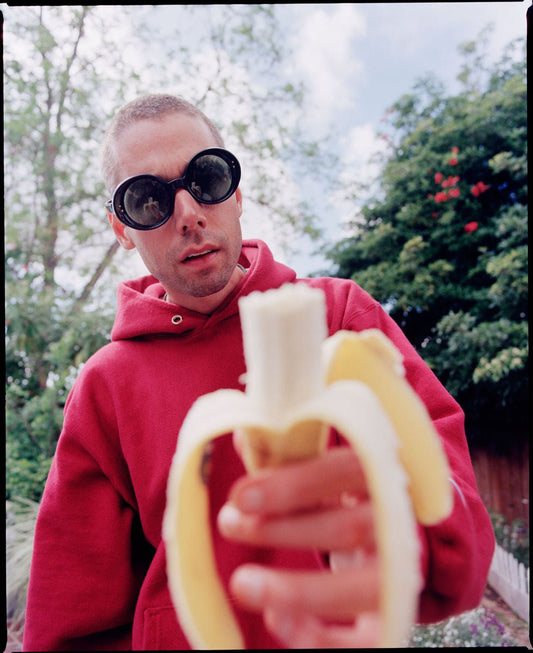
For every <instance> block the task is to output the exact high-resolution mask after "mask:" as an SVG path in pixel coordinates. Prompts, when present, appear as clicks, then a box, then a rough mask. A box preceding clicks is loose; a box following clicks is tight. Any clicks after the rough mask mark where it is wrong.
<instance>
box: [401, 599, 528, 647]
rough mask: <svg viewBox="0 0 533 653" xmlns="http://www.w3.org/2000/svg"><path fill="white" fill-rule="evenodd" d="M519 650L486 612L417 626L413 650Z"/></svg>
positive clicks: (411, 644) (480, 611)
mask: <svg viewBox="0 0 533 653" xmlns="http://www.w3.org/2000/svg"><path fill="white" fill-rule="evenodd" d="M485 646H490V647H498V648H500V647H503V646H518V643H517V642H516V640H515V639H514V638H513V637H512V636H511V635H509V633H508V632H507V631H506V629H505V627H504V626H503V624H501V623H500V622H499V621H498V619H497V618H496V616H495V615H494V614H492V613H491V612H489V611H488V610H487V609H486V608H483V607H481V608H477V609H476V610H471V611H470V612H464V613H463V614H460V615H458V616H456V617H451V618H450V619H447V620H446V621H441V622H439V623H435V624H429V625H427V626H415V627H414V628H413V631H412V635H411V640H410V642H409V648H471V647H485Z"/></svg>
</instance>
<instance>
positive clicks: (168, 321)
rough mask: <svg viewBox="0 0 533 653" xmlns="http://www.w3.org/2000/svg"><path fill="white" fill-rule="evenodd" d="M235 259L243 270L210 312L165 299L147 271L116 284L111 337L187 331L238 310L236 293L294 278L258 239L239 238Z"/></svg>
mask: <svg viewBox="0 0 533 653" xmlns="http://www.w3.org/2000/svg"><path fill="white" fill-rule="evenodd" d="M239 263H240V264H241V265H242V266H243V267H245V268H246V269H247V274H245V275H244V277H243V278H242V280H241V281H240V283H239V284H238V285H237V286H236V288H235V289H234V291H233V292H232V293H231V294H230V295H229V296H228V297H227V298H226V299H225V300H224V301H223V302H222V303H221V304H220V305H219V306H218V307H217V308H216V309H215V311H214V312H213V313H211V314H210V315H205V314H203V313H198V312H196V311H191V310H189V309H187V308H183V307H181V306H178V305H176V304H170V303H168V302H166V301H165V300H164V299H163V298H164V295H165V289H164V288H163V286H162V285H161V283H160V282H159V281H158V280H157V279H156V278H155V277H153V276H151V275H148V276H144V277H140V278H138V279H133V280H132V281H125V282H123V283H121V284H119V286H118V291H117V300H118V301H117V315H116V318H115V323H114V325H113V329H112V331H111V340H112V341H116V340H126V339H130V338H139V337H146V336H157V335H168V334H171V335H184V334H190V332H193V331H195V330H199V329H203V328H205V327H206V326H208V325H209V326H213V324H216V323H217V322H220V321H221V320H225V319H227V318H228V317H230V316H233V315H235V314H236V313H238V311H239V308H238V300H239V299H240V297H243V296H244V295H248V294H250V293H251V292H254V291H255V290H260V291H264V290H268V289H270V288H277V287H279V286H281V285H283V284H284V283H290V282H293V281H294V280H295V279H296V273H295V272H294V270H292V269H291V268H289V267H287V266H286V265H283V264H282V263H278V262H277V261H275V260H274V257H273V256H272V252H271V251H270V249H269V248H268V246H267V245H266V243H264V242H263V241H261V240H245V241H244V242H243V246H242V250H241V256H240V259H239Z"/></svg>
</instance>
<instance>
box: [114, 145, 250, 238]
mask: <svg viewBox="0 0 533 653" xmlns="http://www.w3.org/2000/svg"><path fill="white" fill-rule="evenodd" d="M207 155H215V156H218V157H219V158H221V159H223V160H224V161H225V162H226V163H227V164H228V166H229V169H230V171H231V176H232V177H231V185H230V187H229V189H228V191H227V193H225V194H224V195H223V196H222V197H221V198H220V199H217V200H204V199H200V198H199V197H198V196H196V195H195V194H194V192H193V190H192V188H191V187H190V182H189V180H188V175H189V173H190V171H191V167H192V166H193V164H194V163H195V162H196V161H197V160H198V159H199V158H201V157H202V156H207ZM138 179H154V180H157V181H158V182H159V183H160V184H162V185H163V187H165V188H167V189H168V191H169V196H171V198H172V199H171V202H170V203H169V209H168V215H165V216H164V217H163V218H161V220H160V221H159V222H156V223H155V224H153V225H146V224H141V223H139V222H135V220H133V218H131V217H130V216H129V215H128V214H127V213H126V209H125V207H124V196H125V194H126V192H127V190H128V188H129V187H130V186H131V184H132V183H133V182H135V181H136V180H138ZM240 180H241V166H240V164H239V161H238V160H237V158H236V157H235V155H234V154H232V153H231V152H229V151H228V150H225V149H223V148H220V147H211V148H208V149H207V150H201V151H200V152H198V153H197V154H195V155H194V156H193V158H192V159H191V160H190V161H189V163H188V164H187V167H186V168H185V174H184V175H183V177H178V178H177V179H172V180H171V181H165V180H164V179H161V178H160V177H157V176H156V175H150V174H145V175H134V176H133V177H128V178H127V179H124V181H121V182H120V184H119V185H118V186H117V187H116V189H115V192H114V193H113V198H112V199H110V200H108V201H107V202H106V203H105V207H106V209H107V211H108V212H110V213H114V214H115V215H116V216H117V218H118V219H119V220H120V221H121V222H122V223H123V224H125V225H126V226H128V227H131V228H132V229H138V230H140V231H149V230H151V229H157V228H158V227H161V226H163V225H164V224H165V222H167V221H168V220H169V218H170V216H171V215H172V214H173V213H174V202H175V197H176V192H177V191H178V190H179V189H180V188H184V189H185V190H186V191H187V192H188V193H189V195H191V197H193V198H194V199H195V200H196V201H197V202H199V203H200V204H220V203H221V202H225V201H226V200H227V199H229V198H230V197H231V196H232V195H233V193H234V192H235V191H236V190H237V187H238V186H239V182H240Z"/></svg>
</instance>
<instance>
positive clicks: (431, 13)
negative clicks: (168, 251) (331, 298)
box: [160, 1, 530, 276]
mask: <svg viewBox="0 0 533 653" xmlns="http://www.w3.org/2000/svg"><path fill="white" fill-rule="evenodd" d="M529 4H530V2H518V1H512V2H414V3H396V2H391V3H328V4H320V3H314V4H279V5H276V11H277V15H278V17H279V19H280V22H281V25H282V29H283V32H284V37H285V38H286V39H287V45H288V46H289V48H288V49H289V51H290V56H289V57H288V59H287V61H286V64H285V75H286V77H287V79H302V80H303V81H304V82H305V84H306V86H307V89H308V96H307V98H308V100H307V101H308V103H309V109H308V111H307V114H306V124H305V126H306V128H307V129H308V130H309V133H310V134H311V135H312V136H315V137H320V136H322V135H324V134H325V133H326V132H327V131H328V130H333V132H334V133H336V139H335V141H334V143H335V147H337V149H338V151H337V154H339V155H340V157H341V160H342V161H343V163H344V164H345V169H346V174H351V175H354V174H356V175H357V176H358V177H359V178H360V179H362V180H370V179H373V178H375V177H376V175H377V174H378V172H379V169H378V168H376V167H375V166H372V165H371V164H370V163H369V159H370V157H371V156H372V155H373V154H374V153H375V152H380V151H382V150H383V148H384V147H385V144H384V142H383V141H382V140H381V139H380V137H379V132H380V130H381V129H382V128H383V123H382V118H383V117H384V115H385V113H386V110H387V108H388V107H389V106H391V105H392V104H393V103H394V102H395V101H396V100H398V99H399V98H400V97H401V96H402V95H403V94H404V93H409V92H410V91H411V90H412V89H413V85H414V84H415V82H416V81H417V80H418V79H420V78H421V77H423V76H425V75H426V74H428V73H433V74H434V75H435V76H436V77H437V78H438V79H439V80H440V81H441V82H443V83H444V84H445V86H446V90H447V91H449V92H450V93H453V92H454V91H458V90H459V85H458V84H457V81H456V75H457V74H458V73H459V71H460V67H461V57H460V54H459V51H458V47H459V45H460V44H462V43H464V42H468V41H473V40H476V39H477V37H478V36H479V34H480V32H481V31H482V30H483V29H484V28H485V27H487V26H488V25H492V26H493V30H492V32H491V35H490V51H491V53H492V58H493V61H496V60H498V59H499V58H500V56H501V54H502V50H503V48H504V47H505V46H506V45H507V44H508V43H509V42H510V41H511V40H513V39H515V38H517V37H520V36H525V34H526V11H527V8H528V6H529ZM176 11H179V8H176V7H175V6H169V7H165V10H164V11H163V12H162V13H161V14H160V15H161V17H163V19H162V22H161V25H160V27H161V30H162V31H161V38H165V36H164V35H165V31H164V30H165V28H169V29H170V30H171V29H172V24H175V23H174V21H175V20H176V19H177V18H178V17H179V16H178V14H176V13H175V12H176ZM169 26H170V27H169ZM201 47H202V45H201V42H199V52H200V54H201ZM487 63H490V62H487ZM304 193H305V191H304ZM313 201H314V202H315V203H316V206H317V207H318V209H319V215H320V224H319V226H320V227H322V228H323V230H324V233H325V235H326V237H327V239H328V240H329V241H330V242H334V241H336V240H339V239H340V238H341V237H342V236H343V235H344V234H345V231H344V229H345V227H344V225H345V223H346V220H347V218H346V216H347V215H348V208H353V207H346V206H345V205H343V202H342V201H337V200H335V198H333V197H332V196H331V193H329V192H328V189H327V188H324V189H315V190H314V192H313ZM242 225H243V234H244V236H245V237H260V238H263V239H264V240H266V241H267V242H268V244H269V245H270V246H271V248H272V250H273V251H274V254H275V255H276V256H277V257H278V258H279V259H280V260H282V261H283V262H284V263H286V264H288V265H290V266H291V267H293V268H294V269H295V270H296V272H297V273H298V275H299V276H305V275H307V274H310V273H314V272H317V271H323V270H326V269H327V267H328V263H327V261H326V260H325V259H324V258H323V257H322V256H321V255H314V254H313V251H314V250H315V249H316V246H315V245H314V244H313V243H311V242H307V241H306V240H305V239H302V240H301V242H300V243H299V247H300V252H299V253H297V254H295V253H287V252H286V251H284V247H283V245H284V242H283V237H281V236H278V234H277V233H276V231H275V230H274V229H272V228H270V226H269V225H268V223H267V221H265V219H264V216H255V215H254V214H253V213H252V212H251V211H248V212H247V211H246V203H245V213H244V217H243V220H242Z"/></svg>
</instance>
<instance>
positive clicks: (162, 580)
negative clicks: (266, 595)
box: [24, 241, 494, 651]
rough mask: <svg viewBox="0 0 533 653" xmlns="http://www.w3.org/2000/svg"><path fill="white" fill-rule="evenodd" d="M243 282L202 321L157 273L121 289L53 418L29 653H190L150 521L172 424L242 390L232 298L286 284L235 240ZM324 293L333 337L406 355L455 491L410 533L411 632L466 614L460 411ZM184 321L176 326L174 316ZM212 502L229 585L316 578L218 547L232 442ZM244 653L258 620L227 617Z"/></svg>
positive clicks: (401, 339)
mask: <svg viewBox="0 0 533 653" xmlns="http://www.w3.org/2000/svg"><path fill="white" fill-rule="evenodd" d="M240 263H241V264H242V265H244V266H245V267H246V268H249V269H248V272H247V274H246V275H245V276H244V277H243V279H242V281H241V282H240V284H239V285H238V286H237V287H236V288H235V290H234V292H233V293H232V294H231V296H229V297H228V298H227V299H226V300H225V301H224V302H223V303H222V304H221V305H220V306H219V307H218V308H217V309H216V310H215V311H214V313H213V314H211V315H203V314H200V313H196V312H194V311H190V310H187V309H182V308H180V307H178V306H176V305H173V304H169V303H167V302H165V301H164V300H163V295H164V289H163V287H162V285H161V284H160V283H159V282H158V281H157V280H156V279H154V278H153V277H150V276H148V277H142V278H140V279H137V280H135V281H131V282H127V283H124V284H121V285H120V286H119V290H118V308H117V317H116V321H115V324H114V327H113V331H112V334H111V343H109V344H108V345H106V346H105V347H103V348H102V349H101V350H100V351H98V352H97V353H96V354H95V355H94V356H92V357H91V358H90V360H89V361H87V363H86V364H85V366H84V367H83V369H82V370H81V372H80V375H79V378H78V379H77V381H76V383H75V385H74V387H73V389H72V391H71V393H70V396H69V398H68V401H67V404H66V407H65V419H64V425H63V431H62V433H61V436H60V438H59V442H58V446H57V453H56V456H55V458H54V461H53V464H52V467H51V470H50V475H49V478H48V481H47V484H46V488H45V492H44V495H43V499H42V505H41V510H40V513H39V518H38V521H37V527H36V533H35V545H34V554H33V561H32V568H31V577H30V584H29V590H28V605H27V615H26V627H25V633H24V649H25V650H32V651H37V650H60V649H63V650H65V649H66V650H93V651H94V650H98V649H107V650H109V649H120V648H122V649H126V648H132V649H151V650H155V649H174V650H176V649H184V648H189V645H188V642H187V640H186V639H185V637H184V635H183V633H182V631H181V629H180V627H179V625H178V622H177V619H176V615H175V612H174V608H173V606H172V604H171V600H170V596H169V593H168V589H167V580H166V573H165V551H164V545H163V542H162V540H161V524H162V516H163V511H164V507H165V491H166V482H167V475H168V471H169V467H170V463H171V459H172V455H173V453H174V451H175V448H176V439H177V435H178V432H179V429H180V425H181V423H182V421H183V419H184V417H185V415H186V413H187V412H188V410H189V408H190V407H191V405H192V403H193V402H194V401H195V399H196V398H197V397H199V396H200V395H203V394H205V393H208V392H212V391H214V390H217V389H219V388H238V389H241V390H243V389H244V388H243V386H242V385H241V384H240V383H239V378H240V376H241V374H243V372H244V371H245V366H244V357H243V350H242V334H241V329H240V322H239V315H238V306H237V302H238V299H239V298H240V297H241V296H243V295H246V294H249V293H250V292H252V291H255V290H267V289H269V288H275V287H279V286H281V285H282V284H284V283H288V282H295V281H297V279H296V275H295V273H294V272H293V271H292V270H291V269H290V268H288V267H286V266H284V265H282V264H280V263H277V262H276V261H274V259H273V257H272V254H271V252H270V250H269V249H268V248H267V246H266V245H265V244H264V243H262V242H261V241H246V242H245V243H244V245H243V250H242V256H241V260H240ZM305 282H306V283H308V284H309V285H312V286H317V287H320V288H322V289H323V290H324V291H325V293H326V297H327V308H328V324H329V330H330V333H334V332H335V331H337V330H339V329H351V330H354V331H361V330H363V329H368V328H379V329H381V330H382V331H383V332H384V333H385V334H386V335H387V336H388V337H389V338H390V339H391V340H392V341H393V342H394V343H395V344H396V346H397V347H398V348H399V349H400V351H401V352H402V354H403V356H404V364H405V367H406V373H407V379H408V380H409V382H410V383H411V384H412V386H413V387H414V388H415V390H416V391H417V392H418V393H419V395H420V396H421V397H422V399H423V400H424V402H425V403H426V405H427V407H428V409H429V411H430V414H431V416H432V418H433V420H434V422H435V425H436V428H437V429H438V431H439V433H440V434H441V436H442V439H443V442H444V447H445V449H446V453H447V455H448V457H449V461H450V465H451V470H452V474H453V484H454V486H455V488H456V490H455V491H454V494H455V507H454V511H453V513H452V515H451V516H450V517H449V518H448V519H447V520H446V521H444V522H443V523H441V524H439V525H438V526H435V527H432V528H425V529H422V528H420V529H419V530H420V537H421V541H422V551H423V553H422V559H421V564H422V570H423V573H424V577H425V588H424V591H423V593H422V595H421V601H420V614H419V617H420V620H421V621H432V620H438V619H444V618H446V617H448V616H450V615H451V614H454V613H458V612H461V611H464V610H468V609H471V608H474V607H475V606H477V605H478V603H479V601H480V598H481V595H482V592H483V589H484V586H485V581H486V577H487V573H488V568H489V565H490V560H491V557H492V551H493V545H494V540H493V534H492V528H491V524H490V520H489V518H488V515H487V512H486V510H485V509H484V507H483V505H482V503H481V500H480V498H479V495H478V492H477V489H476V483H475V478H474V474H473V470H472V466H471V462H470V457H469V453H468V449H467V445H466V440H465V435H464V428H463V413H462V411H461V409H460V408H459V406H458V405H457V403H456V402H455V401H454V400H453V399H452V398H451V397H450V395H449V394H448V393H447V392H446V391H445V389H444V388H443V387H442V385H441V384H440V383H439V381H438V380H437V379H436V377H435V376H434V374H433V373H432V372H431V371H430V370H429V368H428V367H427V366H426V365H425V363H424V362H423V361H422V359H421V358H420V357H419V356H418V354H417V353H416V352H415V350H414V349H413V347H412V346H411V345H410V344H409V342H408V341H407V340H406V338H405V336H404V335H403V334H402V332H401V330H400V329H399V328H398V326H397V325H396V324H395V322H394V321H393V320H392V319H391V318H390V317H389V316H388V315H387V314H386V313H385V312H384V311H383V310H382V308H381V307H380V305H379V304H378V303H377V302H376V301H375V300H374V299H372V298H371V297H370V296H369V295H368V294H367V293H366V292H364V291H363V290H362V289H361V288H360V287H359V286H357V285H356V284H355V283H354V282H352V281H348V280H343V279H330V278H320V279H307V280H305ZM176 316H180V317H176ZM209 468H210V470H211V471H210V476H209V480H208V483H209V492H210V499H211V519H212V531H213V537H214V541H215V551H216V556H217V563H218V568H219V572H220V574H221V577H222V578H223V580H224V582H225V584H226V587H227V583H228V579H229V577H230V575H231V573H232V571H233V570H234V569H235V567H236V566H237V565H239V564H242V563H243V562H245V561H256V562H263V563H266V562H269V563H270V562H271V563H273V564H276V565H277V566H281V567H288V566H290V567H293V568H294V567H299V568H318V567H319V566H320V565H321V564H322V562H321V559H320V557H319V556H318V555H315V554H314V553H311V552H309V553H301V552H298V553H295V552H287V551H283V552H281V551H269V550H267V549H257V548H251V547H249V546H245V545H240V544H235V543H232V542H228V541H226V540H224V539H223V538H222V537H221V536H220V535H219V534H218V530H217V528H216V526H215V517H216V515H217V513H218V511H219V510H220V508H221V506H222V505H223V503H224V502H225V500H226V496H227V493H228V489H229V488H230V486H231V485H232V483H233V482H234V481H235V480H236V479H237V478H238V477H239V476H240V475H241V474H242V473H243V472H244V470H243V467H242V464H241V462H240V460H239V459H238V457H237V456H236V454H235V453H234V451H233V448H232V444H231V437H230V436H226V437H223V438H219V439H218V440H216V441H215V443H214V448H213V451H212V458H211V460H210V466H209ZM236 614H237V618H238V619H239V621H240V624H241V627H242V631H243V634H244V636H245V638H246V643H247V646H248V647H249V648H259V649H265V648H277V647H278V644H277V643H276V642H275V641H274V640H273V638H272V637H271V636H270V635H269V634H268V632H267V631H266V629H265V628H264V626H263V623H262V618H261V616H258V615H254V614H250V613H248V612H245V611H244V610H240V609H239V608H237V607H236Z"/></svg>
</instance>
